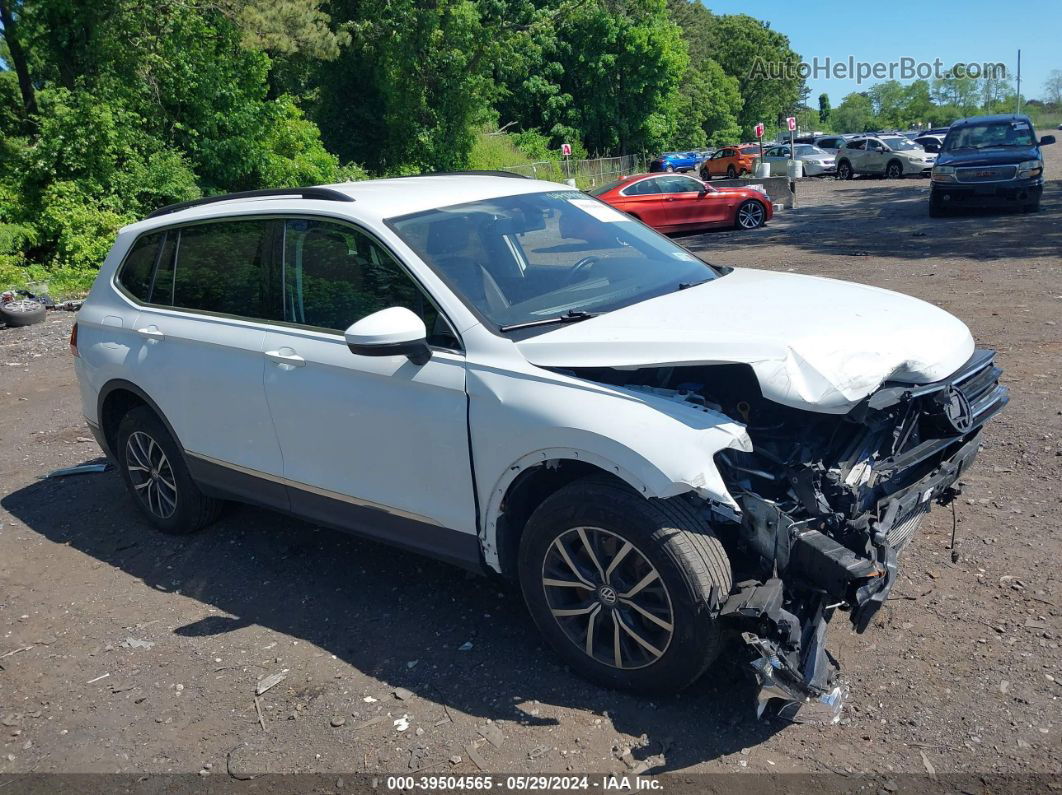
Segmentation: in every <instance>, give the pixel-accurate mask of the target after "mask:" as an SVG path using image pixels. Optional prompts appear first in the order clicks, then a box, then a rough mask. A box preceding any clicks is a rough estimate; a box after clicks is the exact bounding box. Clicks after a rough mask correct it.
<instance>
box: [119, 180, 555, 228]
mask: <svg viewBox="0 0 1062 795" xmlns="http://www.w3.org/2000/svg"><path fill="white" fill-rule="evenodd" d="M317 187H322V188H331V189H332V190H335V191H338V192H340V193H343V194H346V195H347V196H350V197H351V198H352V199H354V201H353V202H342V201H326V200H317V199H301V198H298V197H297V196H295V195H292V196H280V197H274V196H270V197H263V198H239V197H237V198H234V199H232V200H228V201H218V202H211V203H209V204H203V205H197V206H194V207H190V208H188V209H185V210H179V211H177V212H173V213H169V214H167V215H162V216H158V217H156V218H148V219H145V220H143V221H138V222H137V223H135V224H131V225H130V226H127V227H125V228H124V229H123V230H122V231H123V232H124V231H126V230H130V231H142V230H146V229H152V228H155V227H160V226H170V225H172V224H179V223H187V222H189V221H196V220H202V219H208V218H218V217H225V216H231V215H248V214H262V213H271V212H272V213H291V212H305V213H310V214H314V215H332V216H337V217H348V218H351V219H353V220H368V221H382V220H384V219H386V218H394V217H396V216H400V215H407V214H409V213H416V212H422V211H424V210H433V209H435V208H437V207H450V206H452V205H455V204H464V203H465V202H474V201H482V200H484V199H492V198H496V197H500V196H515V195H518V194H522V193H543V192H546V191H555V190H564V191H571V190H574V188H571V187H569V186H568V185H561V184H558V183H556V182H547V181H545V180H538V179H512V178H509V177H498V176H489V175H481V174H439V175H426V176H418V177H394V178H389V179H370V180H364V181H361V182H341V183H337V184H334V185H320V186H317Z"/></svg>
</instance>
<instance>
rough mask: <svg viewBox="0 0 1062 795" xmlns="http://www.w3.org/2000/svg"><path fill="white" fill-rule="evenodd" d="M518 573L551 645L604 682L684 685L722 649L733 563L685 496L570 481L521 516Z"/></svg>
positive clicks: (645, 688)
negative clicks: (658, 496)
mask: <svg viewBox="0 0 1062 795" xmlns="http://www.w3.org/2000/svg"><path fill="white" fill-rule="evenodd" d="M519 575H520V586H521V589H522V591H523V594H524V600H525V601H526V602H527V606H528V609H529V610H530V612H531V616H532V618H533V619H534V622H535V624H536V625H537V626H538V628H539V630H540V631H541V632H542V634H543V635H544V636H545V638H546V639H547V641H549V643H550V645H551V646H553V648H554V649H555V650H556V651H557V653H558V654H560V656H561V657H563V658H564V660H565V661H566V662H567V663H568V664H569V665H570V666H571V667H572V668H573V669H574V670H575V671H576V672H577V673H579V674H581V675H582V676H584V677H586V678H587V679H590V680H592V681H594V682H597V683H599V684H601V685H604V686H606V687H614V688H622V689H628V690H635V691H640V692H674V691H677V690H681V689H682V688H683V687H686V686H687V685H689V684H690V683H692V682H693V681H694V680H695V679H697V677H699V676H700V675H701V674H702V673H703V672H704V670H705V669H706V668H707V667H708V666H709V665H710V664H711V663H712V661H713V660H714V659H715V658H716V656H717V655H718V653H719V650H720V647H721V642H722V638H721V631H720V628H719V626H718V622H717V620H716V614H717V604H718V603H719V602H721V600H723V599H725V598H726V595H727V594H728V593H729V592H730V589H731V586H732V582H733V575H732V574H731V569H730V561H729V559H728V558H727V555H726V552H725V551H724V550H723V547H722V544H720V543H719V540H718V539H717V538H716V537H715V535H714V534H713V533H712V531H711V528H709V527H708V525H707V524H706V523H705V522H704V520H703V519H701V518H700V517H699V516H698V515H697V513H696V512H695V510H694V506H693V504H692V503H691V502H689V501H687V499H686V498H685V497H675V498H672V499H669V500H655V499H654V500H649V499H646V498H644V497H642V496H641V495H639V494H637V493H635V492H634V491H632V490H631V489H630V488H628V487H627V486H626V485H624V484H621V483H616V482H612V481H609V480H604V479H598V478H586V479H583V480H579V481H576V482H574V483H572V484H569V485H568V486H565V487H564V488H562V489H561V490H559V491H557V492H556V493H555V494H553V495H552V496H550V497H549V498H547V499H546V500H545V501H544V502H543V503H542V505H540V506H539V507H538V509H537V510H536V511H535V512H534V514H533V515H532V516H531V519H530V520H529V521H528V523H527V528H526V529H525V531H524V534H523V536H522V537H521V539H520V555H519Z"/></svg>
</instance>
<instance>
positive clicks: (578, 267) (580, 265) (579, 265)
mask: <svg viewBox="0 0 1062 795" xmlns="http://www.w3.org/2000/svg"><path fill="white" fill-rule="evenodd" d="M600 259H601V257H598V256H595V255H594V254H590V255H588V256H586V257H583V258H582V259H581V260H579V261H578V262H576V263H575V264H574V265H572V266H571V268H569V269H568V272H567V273H566V274H565V275H564V285H565V286H567V285H569V284H571V283H572V282H574V281H575V279H576V277H577V276H578V275H579V274H580V273H582V272H583V271H586V270H589V269H590V268H592V267H594V265H595V264H596V263H597V262H598V261H599V260H600Z"/></svg>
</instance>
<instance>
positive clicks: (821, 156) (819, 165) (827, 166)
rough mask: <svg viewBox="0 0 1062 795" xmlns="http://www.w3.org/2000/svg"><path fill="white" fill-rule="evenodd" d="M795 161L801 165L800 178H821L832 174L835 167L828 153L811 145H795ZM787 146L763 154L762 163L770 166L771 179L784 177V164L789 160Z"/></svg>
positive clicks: (775, 147)
mask: <svg viewBox="0 0 1062 795" xmlns="http://www.w3.org/2000/svg"><path fill="white" fill-rule="evenodd" d="M795 150H796V158H795V159H796V160H799V161H800V163H801V172H800V175H801V176H802V177H822V176H826V175H828V174H833V173H834V171H836V169H837V167H836V165H835V164H834V157H833V155H831V154H830V153H829V152H826V151H824V150H822V149H820V148H819V147H817V146H812V145H811V144H797V145H796V147H795ZM790 159H791V158H790V155H789V146H774V147H771V148H770V149H768V150H767V151H766V152H764V155H763V162H765V163H768V164H770V166H771V176H772V177H784V176H785V175H786V163H788V162H789V160H790Z"/></svg>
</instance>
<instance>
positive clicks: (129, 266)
mask: <svg viewBox="0 0 1062 795" xmlns="http://www.w3.org/2000/svg"><path fill="white" fill-rule="evenodd" d="M164 237H165V234H164V233H162V232H155V233H153V234H148V235H143V236H142V237H139V238H137V240H136V242H135V243H133V247H132V248H131V249H130V250H129V253H128V254H127V255H126V257H125V262H123V263H122V267H121V268H120V269H119V270H118V284H119V285H121V286H122V288H123V289H124V290H125V291H126V292H127V293H129V295H131V296H133V298H136V299H137V300H138V301H143V302H145V303H147V302H149V301H150V300H151V281H152V277H153V276H154V273H155V263H156V262H157V260H158V254H159V246H160V245H161V244H162V240H163V238H164Z"/></svg>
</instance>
